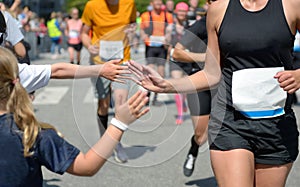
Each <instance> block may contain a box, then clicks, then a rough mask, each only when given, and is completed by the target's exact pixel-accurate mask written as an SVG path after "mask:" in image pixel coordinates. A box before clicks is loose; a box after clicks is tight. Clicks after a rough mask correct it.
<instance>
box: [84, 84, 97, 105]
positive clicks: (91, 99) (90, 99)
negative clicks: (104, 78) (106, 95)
mask: <svg viewBox="0 0 300 187" xmlns="http://www.w3.org/2000/svg"><path fill="white" fill-rule="evenodd" d="M95 102H96V103H97V99H96V98H95V93H94V88H93V87H91V88H90V89H88V91H87V93H86V95H85V97H84V99H83V103H95Z"/></svg>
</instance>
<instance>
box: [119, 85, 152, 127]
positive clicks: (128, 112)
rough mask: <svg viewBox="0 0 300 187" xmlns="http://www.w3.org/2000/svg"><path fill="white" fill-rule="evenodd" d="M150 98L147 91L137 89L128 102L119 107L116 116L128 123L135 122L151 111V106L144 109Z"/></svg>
mask: <svg viewBox="0 0 300 187" xmlns="http://www.w3.org/2000/svg"><path fill="white" fill-rule="evenodd" d="M148 100H149V98H148V97H147V92H142V91H140V90H139V91H137V93H135V94H134V95H133V96H132V97H130V98H129V99H128V100H127V102H126V103H124V104H123V105H121V106H120V107H119V108H118V110H117V111H116V115H115V118H116V119H117V120H119V121H121V122H123V123H125V124H126V125H129V124H131V123H133V122H134V121H135V120H136V119H138V118H140V117H141V116H143V115H144V114H146V113H147V112H148V111H149V107H147V108H144V109H143V107H144V106H145V105H146V103H147V102H148Z"/></svg>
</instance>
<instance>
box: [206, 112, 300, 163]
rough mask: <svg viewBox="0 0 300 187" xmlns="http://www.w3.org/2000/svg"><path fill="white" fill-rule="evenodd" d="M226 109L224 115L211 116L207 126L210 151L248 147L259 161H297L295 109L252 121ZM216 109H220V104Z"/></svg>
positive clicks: (256, 160) (297, 134)
mask: <svg viewBox="0 0 300 187" xmlns="http://www.w3.org/2000/svg"><path fill="white" fill-rule="evenodd" d="M224 107H226V106H224ZM226 108H227V109H226V114H225V115H224V116H223V117H221V116H219V117H218V118H214V117H212V116H211V120H210V123H209V126H208V128H209V138H208V139H209V144H210V149H211V150H222V151H227V150H233V149H246V150H249V151H251V152H253V153H254V158H255V163H257V164H268V165H282V164H287V163H290V162H293V161H295V160H296V158H297V155H298V152H299V151H298V136H299V133H298V131H297V124H296V118H295V114H294V112H293V111H292V110H289V111H286V114H284V115H282V116H279V117H276V118H272V119H270V118H269V119H256V120H253V119H248V118H246V117H245V116H243V115H242V114H241V113H239V112H237V111H235V110H234V108H232V107H230V106H227V107H226ZM213 110H219V111H221V110H220V106H219V107H218V108H215V107H214V108H213ZM215 112H218V111H215ZM219 113H222V112H219ZM220 120H221V121H220Z"/></svg>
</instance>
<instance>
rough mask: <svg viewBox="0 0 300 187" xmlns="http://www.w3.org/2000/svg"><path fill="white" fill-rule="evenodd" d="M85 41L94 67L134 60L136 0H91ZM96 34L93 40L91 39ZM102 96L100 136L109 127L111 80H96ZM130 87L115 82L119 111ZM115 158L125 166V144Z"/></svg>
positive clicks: (84, 16)
mask: <svg viewBox="0 0 300 187" xmlns="http://www.w3.org/2000/svg"><path fill="white" fill-rule="evenodd" d="M81 20H82V23H83V28H82V34H81V40H82V42H83V45H84V47H86V48H87V49H88V51H89V53H90V57H91V59H90V64H91V65H94V64H103V63H106V62H107V61H109V60H112V59H120V65H121V64H122V62H126V61H128V60H130V46H129V37H128V36H129V33H130V32H129V31H130V30H133V29H132V28H133V27H132V25H130V24H131V23H135V21H136V7H135V3H134V0H93V1H88V2H87V4H86V5H85V8H84V11H83V14H82V18H81ZM90 31H92V37H90ZM92 83H93V84H94V85H95V91H96V96H97V97H98V112H97V114H98V125H99V129H100V133H101V134H102V129H103V127H104V129H106V128H107V121H108V109H109V102H110V94H111V85H110V83H111V82H110V81H109V80H107V79H103V78H97V79H92ZM129 86H130V84H129V83H128V84H120V83H118V84H117V83H112V88H113V90H114V98H115V99H114V100H115V110H116V112H117V110H118V108H119V106H120V105H122V103H125V102H126V100H127V96H128V89H129ZM115 159H116V161H118V162H121V163H124V162H126V161H127V160H128V156H127V155H126V153H125V151H124V150H123V147H122V145H121V144H118V146H117V147H116V149H115Z"/></svg>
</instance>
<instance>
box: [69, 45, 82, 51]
mask: <svg viewBox="0 0 300 187" xmlns="http://www.w3.org/2000/svg"><path fill="white" fill-rule="evenodd" d="M68 46H69V47H72V48H74V49H75V50H76V51H81V49H82V43H79V44H70V43H68Z"/></svg>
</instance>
